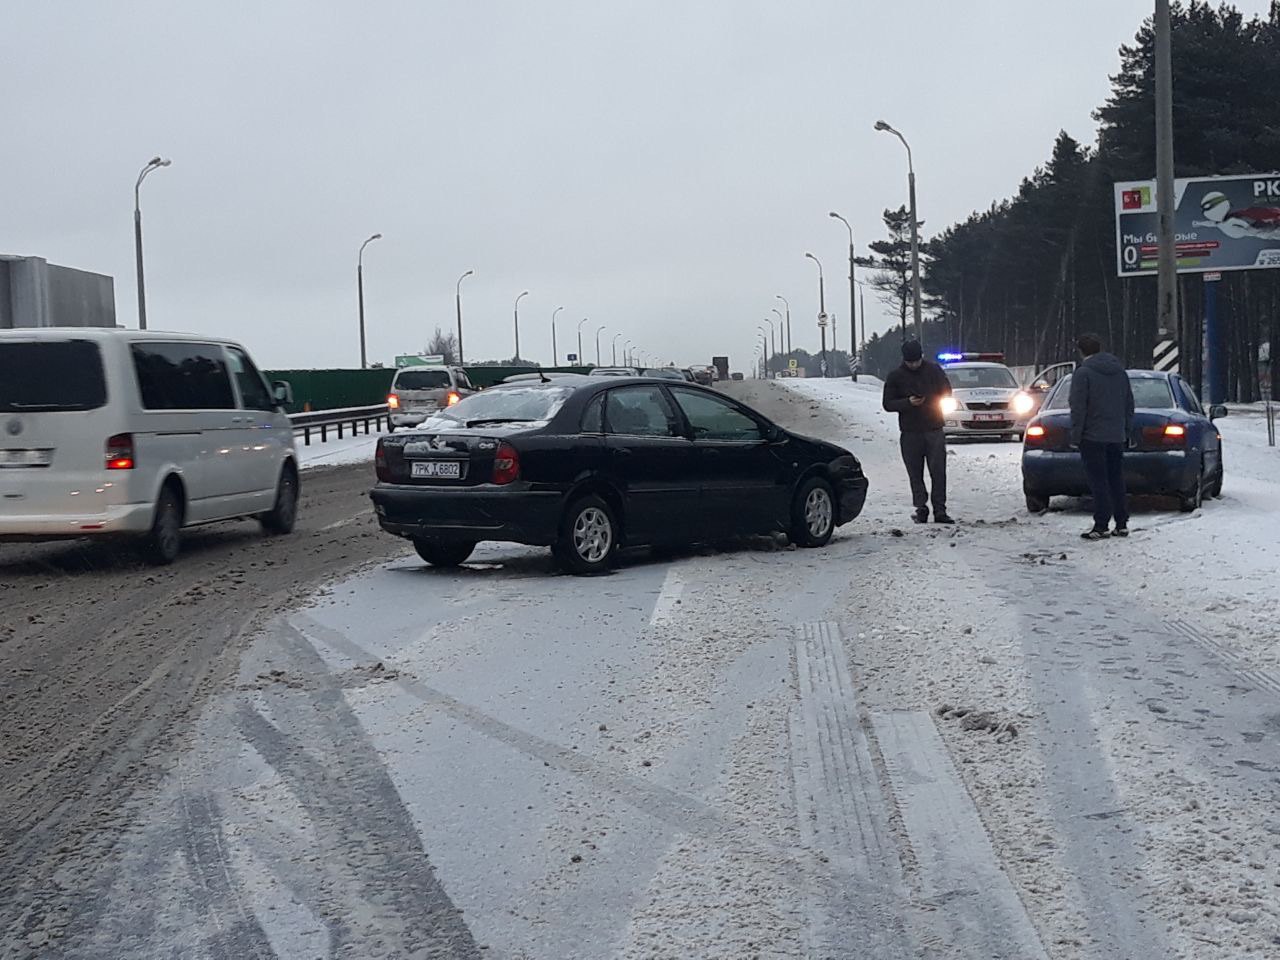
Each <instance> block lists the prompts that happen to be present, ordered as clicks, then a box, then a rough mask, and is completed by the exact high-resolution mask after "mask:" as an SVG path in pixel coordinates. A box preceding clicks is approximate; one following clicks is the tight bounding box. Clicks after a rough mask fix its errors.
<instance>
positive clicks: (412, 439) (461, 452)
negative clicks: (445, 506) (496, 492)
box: [378, 431, 504, 487]
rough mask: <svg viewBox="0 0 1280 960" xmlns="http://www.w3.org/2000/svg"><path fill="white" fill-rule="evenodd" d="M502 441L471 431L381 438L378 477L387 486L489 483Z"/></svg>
mask: <svg viewBox="0 0 1280 960" xmlns="http://www.w3.org/2000/svg"><path fill="white" fill-rule="evenodd" d="M503 442H504V441H503V440H502V438H500V437H495V436H493V435H492V434H488V433H476V432H471V431H447V432H443V433H412V434H405V435H404V436H403V437H396V436H393V437H384V438H383V439H382V441H381V442H380V443H379V446H378V449H379V461H380V462H379V465H378V475H379V478H380V479H383V480H384V481H385V482H387V483H400V484H407V485H420V486H447V487H459V486H462V487H465V486H476V485H478V484H482V483H491V482H492V480H493V461H494V457H495V455H496V454H497V451H498V447H499V446H500V445H501V444H502V443H503Z"/></svg>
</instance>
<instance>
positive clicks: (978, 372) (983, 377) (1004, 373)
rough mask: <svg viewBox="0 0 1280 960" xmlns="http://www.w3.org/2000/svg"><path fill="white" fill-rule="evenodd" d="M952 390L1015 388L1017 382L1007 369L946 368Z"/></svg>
mask: <svg viewBox="0 0 1280 960" xmlns="http://www.w3.org/2000/svg"><path fill="white" fill-rule="evenodd" d="M944 369H945V370H946V371H947V379H948V380H950V381H951V389H953V390H972V389H974V388H975V387H1016V386H1017V385H1018V381H1017V380H1015V379H1013V373H1012V372H1011V371H1010V370H1009V368H1008V367H946V368H944Z"/></svg>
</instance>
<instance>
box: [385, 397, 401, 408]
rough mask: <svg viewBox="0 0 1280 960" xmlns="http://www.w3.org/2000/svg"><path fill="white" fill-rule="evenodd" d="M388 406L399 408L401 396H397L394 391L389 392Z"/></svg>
mask: <svg viewBox="0 0 1280 960" xmlns="http://www.w3.org/2000/svg"><path fill="white" fill-rule="evenodd" d="M387 406H388V407H389V408H391V409H392V410H399V409H400V398H399V397H397V396H396V395H395V394H394V393H389V394H387Z"/></svg>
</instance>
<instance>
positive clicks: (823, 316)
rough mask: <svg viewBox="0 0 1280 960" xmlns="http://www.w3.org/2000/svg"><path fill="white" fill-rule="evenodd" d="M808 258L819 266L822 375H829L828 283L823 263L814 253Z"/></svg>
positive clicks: (819, 327) (819, 325)
mask: <svg viewBox="0 0 1280 960" xmlns="http://www.w3.org/2000/svg"><path fill="white" fill-rule="evenodd" d="M805 256H806V257H808V258H809V259H810V260H812V261H813V262H814V263H816V264H817V265H818V329H819V330H820V331H822V375H823V376H824V377H825V376H826V375H827V369H828V367H827V294H826V282H825V281H824V279H823V276H822V261H821V260H819V259H818V258H817V257H815V256H814V255H813V254H812V253H806V254H805Z"/></svg>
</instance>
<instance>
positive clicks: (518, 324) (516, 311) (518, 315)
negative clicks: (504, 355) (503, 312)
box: [512, 290, 529, 360]
mask: <svg viewBox="0 0 1280 960" xmlns="http://www.w3.org/2000/svg"><path fill="white" fill-rule="evenodd" d="M528 295H529V291H528V290H526V291H524V293H521V294H519V295H518V296H517V297H516V303H515V307H514V311H513V312H514V313H515V317H516V355H515V356H514V357H512V359H513V360H519V359H520V301H521V300H523V299H524V298H525V297H527V296H528Z"/></svg>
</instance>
